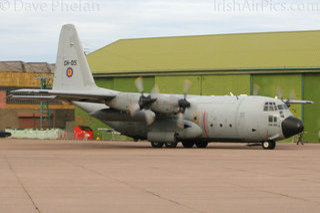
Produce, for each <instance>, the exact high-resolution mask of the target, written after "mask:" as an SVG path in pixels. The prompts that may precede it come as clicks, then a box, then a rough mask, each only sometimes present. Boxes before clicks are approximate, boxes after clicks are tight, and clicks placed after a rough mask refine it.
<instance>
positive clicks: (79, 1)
mask: <svg viewBox="0 0 320 213" xmlns="http://www.w3.org/2000/svg"><path fill="white" fill-rule="evenodd" d="M66 23H72V24H75V25H76V27H77V29H78V33H79V36H80V39H81V41H82V42H83V46H84V48H85V49H87V50H88V51H91V52H92V51H94V50H96V49H99V48H101V47H103V46H105V45H107V44H110V43H112V42H114V41H116V40H118V39H123V38H140V37H161V36H178V35H201V34H221V33H239V32H268V31H291V30H320V2H319V1H316V0H299V1H298V0H105V1H102V0H43V1H37V0H0V48H1V51H0V54H1V55H0V60H1V61H4V60H23V61H48V62H55V58H56V51H57V43H58V37H59V31H60V28H61V26H62V25H63V24H66Z"/></svg>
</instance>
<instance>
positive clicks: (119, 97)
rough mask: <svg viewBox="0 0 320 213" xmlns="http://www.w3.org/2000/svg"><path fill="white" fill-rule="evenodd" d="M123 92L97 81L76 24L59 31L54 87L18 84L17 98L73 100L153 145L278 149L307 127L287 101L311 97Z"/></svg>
mask: <svg viewBox="0 0 320 213" xmlns="http://www.w3.org/2000/svg"><path fill="white" fill-rule="evenodd" d="M135 83H136V86H137V88H138V90H139V91H140V93H124V92H119V91H114V90H109V89H103V88H99V87H97V86H96V84H95V82H94V79H93V77H92V74H91V71H90V68H89V65H88V63H87V60H86V57H85V54H84V51H83V48H82V46H81V43H80V41H79V38H78V35H77V32H76V29H75V27H74V26H73V25H64V26H63V27H62V30H61V34H60V40H59V48H58V55H57V62H56V72H55V74H54V81H53V88H52V90H45V89H19V90H15V91H13V92H12V95H11V98H13V99H27V100H31V99H32V100H42V101H50V100H54V99H59V100H64V101H70V102H72V103H73V104H74V105H76V106H78V107H80V108H82V109H83V110H85V111H86V112H88V113H89V115H91V116H93V117H96V118H98V119H100V120H101V121H103V122H105V123H106V124H108V125H109V126H110V127H112V128H114V129H115V130H116V131H118V132H120V133H122V134H123V135H127V136H129V137H132V138H134V139H135V140H148V141H150V142H151V145H152V147H157V148H160V147H162V146H163V145H164V144H165V146H166V147H168V148H174V147H176V146H177V143H178V142H182V144H183V146H184V147H188V148H190V147H193V146H194V145H196V146H197V147H199V148H205V147H207V145H208V143H209V142H215V141H219V142H257V143H261V144H262V147H263V148H264V149H274V148H275V145H276V141H278V140H282V139H285V138H289V137H291V136H293V135H296V134H298V133H300V132H302V131H303V130H304V126H303V122H302V121H301V120H299V119H298V118H295V117H294V116H293V115H292V113H291V112H290V111H289V109H288V107H287V106H288V105H289V104H295V103H296V104H308V103H312V102H311V101H295V100H281V99H276V98H270V97H261V96H247V95H240V96H233V95H231V96H197V95H190V96H187V92H188V89H189V87H190V83H188V82H186V84H185V94H184V95H170V94H159V92H157V90H156V89H155V90H153V92H152V93H151V94H144V92H143V85H142V78H138V79H137V80H136V82H135Z"/></svg>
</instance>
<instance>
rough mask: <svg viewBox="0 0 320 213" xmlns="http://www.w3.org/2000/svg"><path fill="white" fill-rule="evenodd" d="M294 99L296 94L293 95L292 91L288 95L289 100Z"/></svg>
mask: <svg viewBox="0 0 320 213" xmlns="http://www.w3.org/2000/svg"><path fill="white" fill-rule="evenodd" d="M295 97H296V94H295V93H294V91H293V90H292V91H291V92H290V95H289V100H293V99H295Z"/></svg>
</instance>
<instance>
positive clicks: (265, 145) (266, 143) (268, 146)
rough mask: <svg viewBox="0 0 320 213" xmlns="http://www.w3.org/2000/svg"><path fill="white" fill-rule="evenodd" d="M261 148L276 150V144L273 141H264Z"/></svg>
mask: <svg viewBox="0 0 320 213" xmlns="http://www.w3.org/2000/svg"><path fill="white" fill-rule="evenodd" d="M262 148H263V149H274V148H276V142H275V141H264V142H262Z"/></svg>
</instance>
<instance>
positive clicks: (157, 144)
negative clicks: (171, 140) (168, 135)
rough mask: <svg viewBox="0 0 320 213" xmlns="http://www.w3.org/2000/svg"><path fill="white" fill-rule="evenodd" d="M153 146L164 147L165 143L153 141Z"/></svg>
mask: <svg viewBox="0 0 320 213" xmlns="http://www.w3.org/2000/svg"><path fill="white" fill-rule="evenodd" d="M151 146H152V147H153V148H162V147H163V143H162V142H151Z"/></svg>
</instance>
